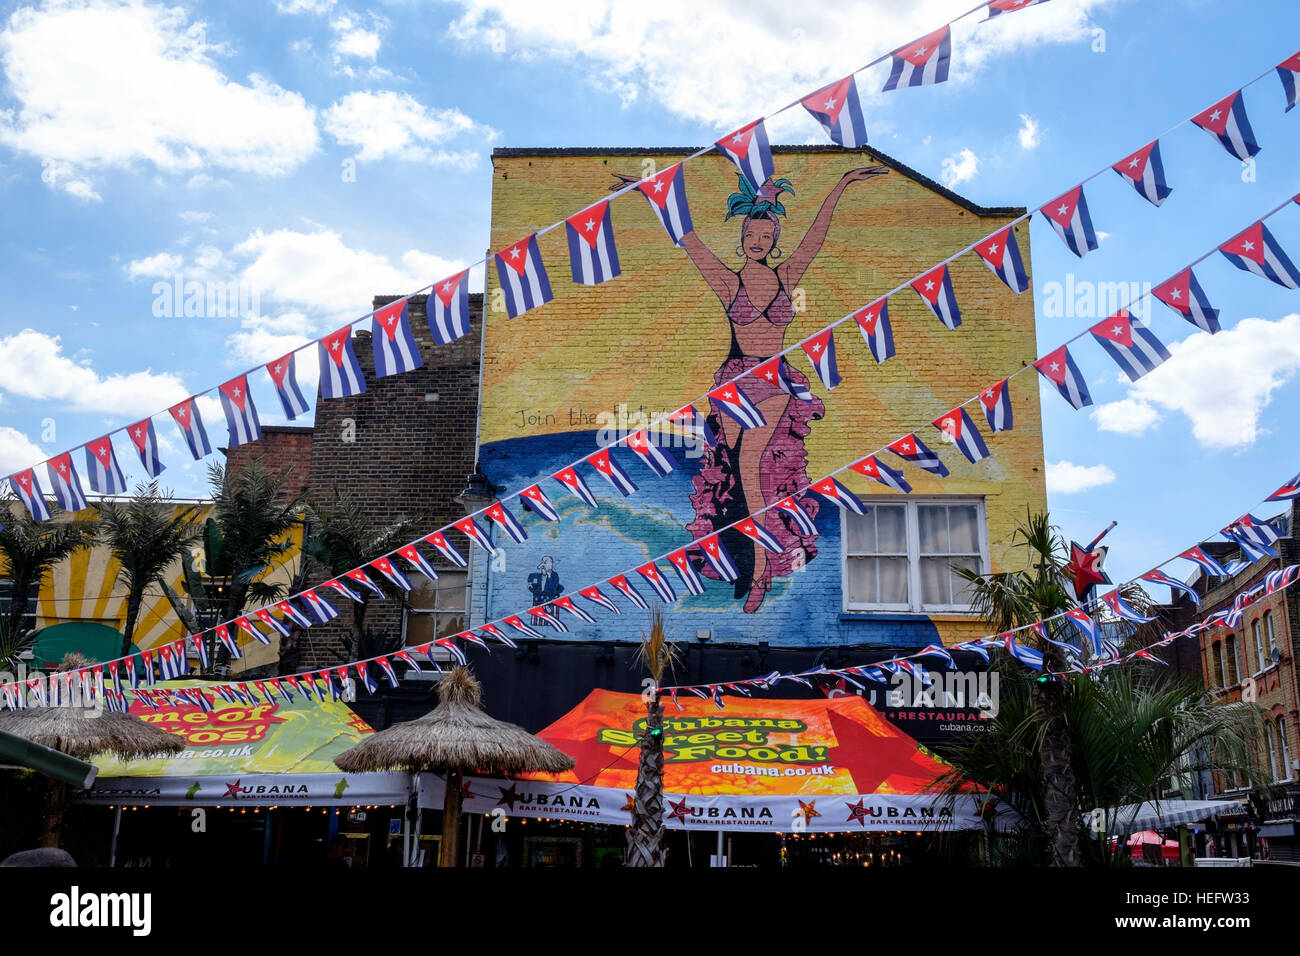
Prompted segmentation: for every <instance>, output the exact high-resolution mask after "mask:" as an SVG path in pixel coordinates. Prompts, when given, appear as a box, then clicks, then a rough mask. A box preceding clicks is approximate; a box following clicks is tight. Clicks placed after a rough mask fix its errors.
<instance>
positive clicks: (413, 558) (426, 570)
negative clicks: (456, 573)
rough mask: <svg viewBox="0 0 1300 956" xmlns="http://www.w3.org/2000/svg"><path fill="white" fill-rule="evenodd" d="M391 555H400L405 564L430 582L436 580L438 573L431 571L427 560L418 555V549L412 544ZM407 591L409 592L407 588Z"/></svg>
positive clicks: (430, 565)
mask: <svg viewBox="0 0 1300 956" xmlns="http://www.w3.org/2000/svg"><path fill="white" fill-rule="evenodd" d="M393 554H400V555H401V556H402V557H403V558H405V559H406V562H407V563H408V564H409V565H411V567H413V568H415V570H417V571H419V572H420V573H421V574H423V575H424V576H425V577H426V578H428V579H429V580H430V581H436V580H438V572H437V571H435V570H434V569H433V565H432V564H430V563H429V559H428V558H426V557H425V556H424V555H423V554H421V553H420V551H419V549H418V548H416V546H415V545H413V544H406V545H403V546H402V547H400V548H398V549H397V550H396V551H394V552H393ZM407 590H410V589H409V588H408V589H407Z"/></svg>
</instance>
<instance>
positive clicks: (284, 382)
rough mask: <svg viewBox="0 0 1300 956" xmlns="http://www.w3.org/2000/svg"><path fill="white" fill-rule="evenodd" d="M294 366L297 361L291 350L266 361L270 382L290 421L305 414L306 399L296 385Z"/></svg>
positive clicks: (296, 378) (296, 376)
mask: <svg viewBox="0 0 1300 956" xmlns="http://www.w3.org/2000/svg"><path fill="white" fill-rule="evenodd" d="M296 366H297V361H296V359H295V357H294V353H293V352H290V353H289V354H288V355H283V356H281V357H280V358H278V359H276V360H275V361H274V362H267V363H266V371H267V374H268V375H270V376H271V384H272V385H274V386H275V393H276V394H277V395H279V396H280V404H281V405H283V406H284V415H285V418H287V419H289V420H290V421H293V420H294V419H295V418H297V417H298V416H299V415H306V414H307V399H306V398H305V397H304V396H303V394H302V389H301V388H299V387H298V374H297V368H296Z"/></svg>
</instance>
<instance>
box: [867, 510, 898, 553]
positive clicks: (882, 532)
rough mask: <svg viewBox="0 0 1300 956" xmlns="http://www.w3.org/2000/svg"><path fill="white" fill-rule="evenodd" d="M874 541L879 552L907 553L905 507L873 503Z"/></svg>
mask: <svg viewBox="0 0 1300 956" xmlns="http://www.w3.org/2000/svg"><path fill="white" fill-rule="evenodd" d="M871 510H872V511H874V512H875V513H876V541H877V544H878V545H879V546H880V553H881V554H906V553H907V509H906V508H904V507H903V506H902V505H874V506H872V509H871Z"/></svg>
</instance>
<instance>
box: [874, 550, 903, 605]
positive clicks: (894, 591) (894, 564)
mask: <svg viewBox="0 0 1300 956" xmlns="http://www.w3.org/2000/svg"><path fill="white" fill-rule="evenodd" d="M876 567H877V573H878V575H879V578H880V603H881V604H906V603H907V601H908V596H907V559H906V558H879V559H877V562H876Z"/></svg>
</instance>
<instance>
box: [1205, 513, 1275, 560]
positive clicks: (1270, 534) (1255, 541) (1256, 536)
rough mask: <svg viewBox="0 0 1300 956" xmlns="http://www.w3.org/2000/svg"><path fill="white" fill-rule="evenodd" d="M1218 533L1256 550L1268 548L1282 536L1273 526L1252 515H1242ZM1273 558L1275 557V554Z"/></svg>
mask: <svg viewBox="0 0 1300 956" xmlns="http://www.w3.org/2000/svg"><path fill="white" fill-rule="evenodd" d="M1220 533H1221V534H1223V535H1224V536H1225V537H1227V538H1229V539H1231V540H1233V541H1238V542H1240V541H1242V540H1243V539H1244V540H1246V541H1248V542H1249V543H1250V544H1252V545H1255V546H1256V547H1258V548H1270V547H1271V546H1272V545H1273V544H1275V543H1276V542H1277V540H1278V538H1280V537H1281V536H1282V535H1281V532H1279V531H1278V530H1277V528H1275V527H1274V526H1273V525H1271V524H1269V523H1268V522H1267V521H1261V520H1259V519H1258V518H1256V517H1255V516H1254V515H1252V514H1244V515H1242V516H1241V517H1240V518H1238V519H1237V520H1236V521H1234V522H1233V523H1232V524H1230V525H1228V527H1226V528H1224V529H1223V531H1222V532H1220ZM1273 557H1277V555H1276V553H1274V554H1273Z"/></svg>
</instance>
